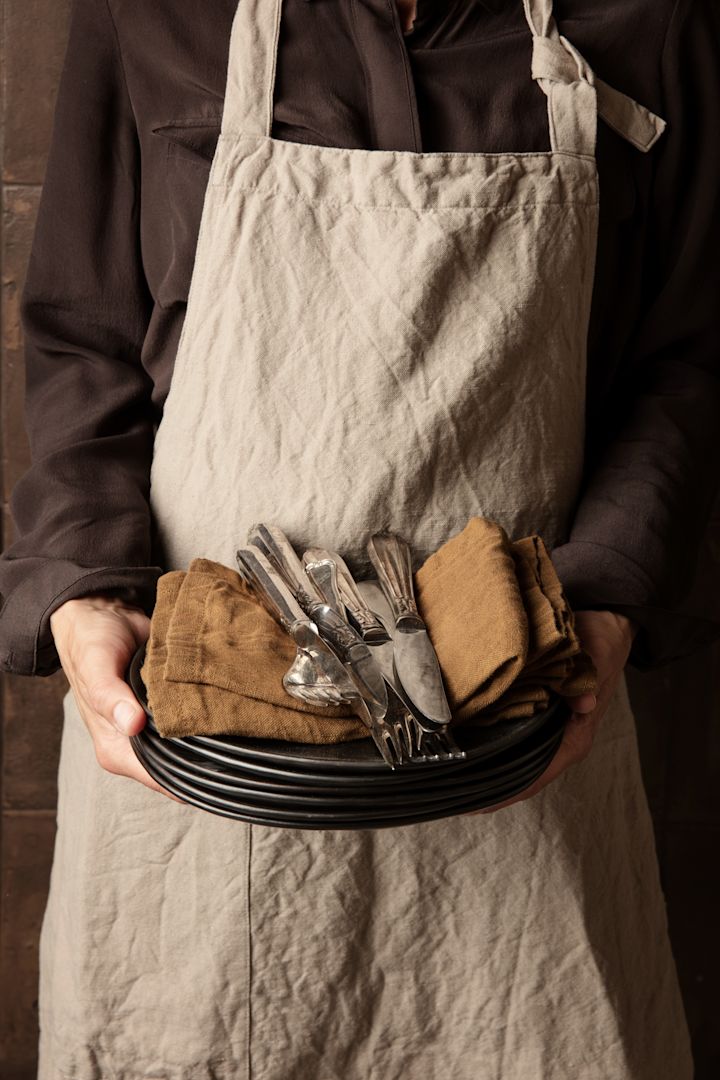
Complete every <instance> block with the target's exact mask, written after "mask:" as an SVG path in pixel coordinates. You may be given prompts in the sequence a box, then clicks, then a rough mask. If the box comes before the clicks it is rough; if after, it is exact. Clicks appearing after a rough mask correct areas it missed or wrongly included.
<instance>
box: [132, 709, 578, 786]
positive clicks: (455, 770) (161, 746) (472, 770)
mask: <svg viewBox="0 0 720 1080" xmlns="http://www.w3.org/2000/svg"><path fill="white" fill-rule="evenodd" d="M563 727H564V721H563V718H562V716H561V714H559V713H558V714H556V715H555V717H554V718H553V720H552V721H551V722H549V723H548V724H547V725H546V726H545V728H544V729H543V730H541V731H538V732H536V733H535V734H534V735H531V736H530V737H529V738H528V739H526V741H525V743H524V744H523V745H522V746H515V747H512V748H510V749H508V750H503V751H501V752H499V753H498V754H494V755H492V757H488V758H485V759H481V760H479V761H473V760H470V761H467V760H461V761H456V762H450V763H447V764H445V766H444V768H442V769H440V768H437V767H436V766H433V767H432V768H431V769H429V770H423V769H422V767H414V768H413V769H412V770H410V769H408V768H407V767H406V766H402V768H398V769H396V770H395V771H392V770H390V769H388V768H387V767H386V768H385V772H384V774H381V775H380V776H375V775H368V774H360V775H356V774H352V773H342V774H340V775H338V774H337V773H336V772H330V773H327V774H322V773H315V772H313V773H311V772H308V771H307V770H303V769H298V770H296V771H292V767H289V768H286V769H280V768H278V767H277V766H271V765H264V764H259V763H257V762H254V761H253V762H245V761H242V760H240V759H239V758H237V757H234V756H230V755H227V754H225V753H223V752H221V751H217V750H216V749H215V748H214V747H213V746H212V745H210V746H203V747H202V748H198V747H194V748H193V749H190V748H189V747H188V746H187V744H186V741H185V740H184V739H163V738H162V737H161V736H159V735H157V734H156V733H154V726H153V724H152V720H151V719H148V723H147V725H146V727H145V728H143V730H142V731H141V732H139V734H138V735H136V736H133V737H132V741H135V740H137V742H138V743H139V744H140V745H142V746H150V747H153V748H157V749H158V750H159V752H161V753H162V754H163V755H165V756H167V757H170V758H171V759H173V760H175V761H177V762H179V763H181V764H184V765H187V767H189V768H192V769H195V768H197V767H198V766H203V767H206V768H207V767H209V768H211V769H212V770H213V771H214V772H215V773H220V774H225V775H230V776H231V777H235V776H238V777H240V778H241V779H245V778H247V777H253V778H254V779H255V782H256V783H258V784H261V785H262V784H267V785H272V786H278V787H281V788H282V787H284V788H286V789H288V790H292V791H297V790H298V788H301V789H302V790H307V789H310V790H312V789H313V788H324V789H325V790H326V791H327V794H328V795H332V794H333V793H335V792H338V791H339V792H343V793H344V792H347V791H349V790H353V791H356V792H357V793H364V792H367V791H368V790H369V789H372V790H373V791H375V792H378V793H379V792H394V791H408V792H410V791H417V790H420V791H423V792H425V791H429V790H431V789H432V790H435V789H436V788H442V787H445V786H447V785H449V784H455V783H459V782H464V781H465V780H466V779H469V778H470V776H471V775H475V774H477V773H482V774H483V775H493V774H495V773H496V772H497V770H505V769H513V768H518V767H519V766H521V765H522V763H523V762H525V761H527V760H528V758H529V757H530V756H532V755H533V754H535V753H537V752H538V750H539V749H541V748H542V747H543V746H545V745H549V744H550V743H551V742H553V741H554V740H555V738H556V736H557V735H558V734H560V733H562V730H563ZM210 742H211V740H210ZM251 786H252V785H251Z"/></svg>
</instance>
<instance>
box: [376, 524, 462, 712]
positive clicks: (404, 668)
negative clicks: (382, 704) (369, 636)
mask: <svg viewBox="0 0 720 1080" xmlns="http://www.w3.org/2000/svg"><path fill="white" fill-rule="evenodd" d="M367 550H368V554H369V556H370V560H371V562H372V564H373V566H374V567H375V570H376V572H377V575H378V580H379V582H380V585H381V587H382V590H383V592H384V593H385V596H386V598H387V600H388V603H389V604H390V607H391V610H392V618H393V623H394V632H393V665H394V669H395V673H396V675H397V677H398V679H399V681H400V683H401V684H402V686H403V688H404V690H405V693H406V694H407V696H408V697H409V698H410V700H411V701H412V702H413V703H414V704H415V705H416V706H417V708H418V709H419V711H420V713H422V715H423V717H424V718H425V720H426V721H428V722H429V724H430V726H431V727H434V728H435V729H436V730H437V728H438V727H443V726H445V725H447V724H448V723H449V722H450V720H451V718H452V714H451V712H450V706H449V704H448V700H447V696H446V694H445V688H444V686H443V681H442V673H441V671H440V664H439V661H438V658H437V654H436V653H435V650H434V648H433V646H432V642H431V641H430V638H429V636H428V632H427V629H426V627H425V623H424V622H423V620H422V618H421V617H420V613H419V612H418V609H417V604H416V602H415V594H414V590H413V575H412V560H411V555H410V548H409V546H408V544H407V542H406V541H405V540H404V539H403V538H402V537H401V536H398V535H397V534H396V533H390V532H381V533H374V534H373V536H371V537H370V539H369V541H368V544H367Z"/></svg>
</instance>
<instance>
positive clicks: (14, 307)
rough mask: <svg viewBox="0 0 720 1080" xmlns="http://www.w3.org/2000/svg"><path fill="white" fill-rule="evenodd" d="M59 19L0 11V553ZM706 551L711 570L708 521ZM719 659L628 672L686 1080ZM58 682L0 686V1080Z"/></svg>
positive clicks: (709, 1012)
mask: <svg viewBox="0 0 720 1080" xmlns="http://www.w3.org/2000/svg"><path fill="white" fill-rule="evenodd" d="M68 10H69V0H2V15H3V19H2V42H1V44H0V48H1V49H2V94H3V99H2V115H1V120H2V126H1V131H0V137H1V138H2V140H3V152H2V214H3V216H2V247H1V262H2V315H1V319H2V368H1V381H0V410H1V413H0V419H1V422H2V433H1V443H0V454H1V461H0V467H1V469H2V478H1V483H2V494H3V504H2V531H3V536H2V547H3V548H4V547H6V546H7V545H8V544H9V543H11V541H12V538H13V524H12V520H11V518H10V515H9V512H8V506H7V500H8V497H9V495H10V492H11V490H12V488H13V486H14V484H15V481H16V480H17V479H18V477H19V476H20V475H21V473H22V472H24V470H25V469H26V468H27V466H28V464H29V457H28V452H27V443H26V438H25V430H24V427H23V412H22V407H23V378H24V376H23V349H22V334H21V329H20V324H19V319H18V303H19V298H20V293H21V290H22V285H23V274H24V268H25V265H26V261H27V258H28V254H29V249H30V243H31V240H32V230H33V224H34V219H35V211H36V207H37V204H38V197H39V194H40V186H41V184H42V180H43V172H44V168H45V153H46V147H47V144H48V139H49V135H50V130H51V123H52V115H53V108H54V99H55V89H56V85H57V80H58V76H59V73H60V68H61V65H62V60H63V53H64V46H65V32H66V25H67V14H68ZM706 554H707V557H709V558H716V559H720V515H718V521H717V522H716V523H714V525H713V529H712V530H711V533H710V535H709V536H708V543H707V545H706ZM719 661H720V647H714V648H712V649H709V650H705V651H703V652H702V653H697V654H695V655H694V656H693V657H691V658H690V659H688V660H685V661H683V662H681V663H677V664H673V665H671V666H669V667H666V668H664V669H662V670H660V671H657V672H653V673H651V674H644V675H640V674H639V673H637V672H633V671H632V670H630V671H629V673H628V674H629V678H630V684H631V693H632V698H633V703H634V706H635V711H636V714H637V717H638V728H639V736H640V741H641V750H642V758H643V769H644V775H645V783H646V787H647V791H648V797H649V800H650V804H651V808H652V811H653V817H654V821H655V829H656V839H657V849H658V855H659V859H660V866H661V872H662V880H663V886H664V889H665V895H666V898H667V904H668V916H669V919H670V927H671V934H672V940H673V947H674V950H675V956H676V960H677V964H678V968H679V972H680V977H681V981H682V986H683V993H684V997H685V1003H686V1008H687V1013H688V1019H689V1022H690V1026H691V1030H692V1034H693V1040H694V1045H695V1054H696V1060H697V1066H698V1069H697V1080H710V1078H712V1080H716V1078H717V1077H719V1076H720V1030H719V1028H718V1024H717V1015H718V1008H719V1006H720V934H719V933H718V931H717V921H718V918H717V917H718V911H720V860H719V855H720V845H719V844H718V841H719V840H720V663H719ZM67 685H68V684H67V681H66V679H65V676H64V674H63V672H61V671H60V672H57V673H56V674H55V675H53V676H50V677H49V678H32V679H31V678H24V677H20V676H10V675H0V710H1V715H0V721H1V727H0V731H1V732H2V744H1V747H0V752H1V754H2V757H1V769H0V804H1V808H2V813H1V817H0V821H1V829H0V882H1V893H0V1076H1V1077H2V1080H32V1078H34V1077H35V1075H36V1065H35V1055H36V1044H37V946H38V934H39V930H40V922H41V919H42V914H43V910H44V905H45V897H46V893H47V885H48V878H49V873H50V865H51V860H52V845H53V838H54V832H55V800H56V784H55V776H56V769H57V756H58V748H59V741H60V727H61V722H62V710H61V704H60V702H61V697H62V695H63V694H64V692H65V690H66V689H67ZM618 914H619V917H622V913H621V912H620V913H618ZM528 1080H540V1078H534V1077H533V1078H530V1077H528ZM578 1080H582V1078H580V1077H579V1078H578ZM608 1080H613V1078H612V1077H608ZM657 1080H674V1078H673V1077H658V1078H657Z"/></svg>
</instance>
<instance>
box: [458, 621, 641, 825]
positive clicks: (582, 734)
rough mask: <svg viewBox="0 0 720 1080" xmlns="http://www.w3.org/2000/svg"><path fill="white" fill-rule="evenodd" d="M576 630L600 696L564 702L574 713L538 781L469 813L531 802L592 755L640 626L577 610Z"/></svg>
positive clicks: (577, 698)
mask: <svg viewBox="0 0 720 1080" xmlns="http://www.w3.org/2000/svg"><path fill="white" fill-rule="evenodd" d="M575 628H576V630H577V633H578V636H579V638H580V641H581V643H582V646H583V648H584V649H585V651H586V652H587V653H589V655H590V657H591V658H592V660H593V662H594V664H595V667H596V668H597V673H598V685H597V693H596V694H593V693H586V694H581V695H580V696H579V697H569V698H566V699H565V700H566V701H567V702H568V703H569V704H570V705H571V706H572V710H573V711H572V714H571V715H570V717H569V718H568V721H567V724H566V726H565V732H564V734H563V738H562V741H561V743H560V746H559V747H558V749H557V752H556V753H555V755H554V757H553V759H552V761H551V762H550V764H549V765H548V767H547V768H546V769H545V771H544V772H543V773H541V775H540V776H539V777H538V778H537V780H535V781H534V782H533V783H532V784H531V785H530V786H529V787H527V788H525V790H524V791H521V792H520V794H519V795H516V796H515V797H514V798H512V799H506V800H505V802H501V803H496V805H495V806H488V807H487V808H486V809H485V810H471V811H470V813H472V814H492V813H494V812H495V811H496V810H502V809H503V808H504V807H506V806H512V805H513V804H514V803H517V802H523V800H525V799H531V798H532V797H533V795H536V794H537V793H538V791H541V790H542V788H544V787H545V786H546V785H547V784H550V783H551V782H552V781H553V780H555V779H556V778H557V777H558V776H559V775H560V773H562V772H564V771H565V769H568V768H570V766H571V765H574V764H576V763H577V762H578V761H582V760H583V758H586V757H587V756H588V754H589V753H590V750H591V748H592V744H593V739H594V738H595V733H596V731H597V729H598V727H599V725H600V721H601V720H602V717H603V714H604V713H605V710H606V709H607V707H608V703H609V701H610V698H611V697H612V695H613V693H614V691H615V687H616V686H617V683H618V680H619V678H620V675H621V674H622V671H623V669H624V667H625V665H626V663H627V659H628V656H629V654H630V648H631V645H632V641H633V638H634V637H635V634H636V633H637V630H638V627H637V624H636V623H635V622H633V621H632V620H631V619H628V618H627V616H625V615H621V614H620V613H618V612H614V611H577V612H575Z"/></svg>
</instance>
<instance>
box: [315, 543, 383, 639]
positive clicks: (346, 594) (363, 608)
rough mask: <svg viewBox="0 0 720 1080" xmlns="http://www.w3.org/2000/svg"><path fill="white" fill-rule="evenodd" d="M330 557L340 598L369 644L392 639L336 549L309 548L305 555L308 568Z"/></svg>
mask: <svg viewBox="0 0 720 1080" xmlns="http://www.w3.org/2000/svg"><path fill="white" fill-rule="evenodd" d="M327 559H329V560H330V561H331V562H333V563H334V564H335V572H336V578H337V587H338V592H339V594H340V599H341V600H342V603H343V604H344V605H345V607H346V608H347V610H348V611H349V612H350V614H351V615H352V617H353V619H354V620H355V622H356V623H357V626H358V629H359V630H360V634H361V636H362V638H363V640H364V641H367V643H368V644H369V645H380V644H382V643H383V642H384V641H389V640H390V635H389V634H388V632H387V630H386V629H385V626H384V624H383V623H382V621H381V620H380V619H379V618H378V616H377V615H376V614H375V612H374V611H371V609H370V608H369V607H368V605H367V603H366V601H365V597H364V596H363V595H362V593H361V592H360V589H359V588H358V585H357V582H356V581H355V578H354V577H353V576H352V574H351V573H350V570H349V569H348V566H347V563H346V562H345V560H344V559H343V558H342V556H341V555H338V553H337V552H336V551H328V549H327V548H308V550H307V551H306V552H305V554H304V555H303V562H304V563H305V568H306V570H307V566H308V563H310V562H324V561H325V560H327Z"/></svg>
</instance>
